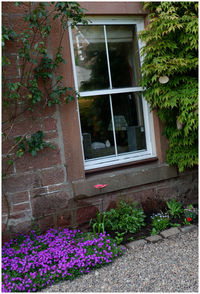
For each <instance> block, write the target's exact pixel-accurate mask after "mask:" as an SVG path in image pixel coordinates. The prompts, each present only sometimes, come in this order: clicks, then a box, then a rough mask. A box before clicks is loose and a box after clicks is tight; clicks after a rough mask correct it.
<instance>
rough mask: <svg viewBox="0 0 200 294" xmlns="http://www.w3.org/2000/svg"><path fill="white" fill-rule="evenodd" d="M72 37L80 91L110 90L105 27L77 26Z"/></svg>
mask: <svg viewBox="0 0 200 294" xmlns="http://www.w3.org/2000/svg"><path fill="white" fill-rule="evenodd" d="M72 36H73V45H74V55H75V65H76V73H77V79H78V88H79V91H90V90H99V89H106V88H109V77H108V66H107V57H106V49H105V37H104V28H103V26H97V25H96V26H95V25H90V26H76V27H75V28H74V29H73V34H72Z"/></svg>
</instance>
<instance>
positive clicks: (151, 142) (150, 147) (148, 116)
mask: <svg viewBox="0 0 200 294" xmlns="http://www.w3.org/2000/svg"><path fill="white" fill-rule="evenodd" d="M89 19H90V21H91V23H90V22H89V23H88V25H112V24H113V25H114V24H115V25H116V24H118V25H126V24H127V25H130V24H133V25H136V27H137V33H138V32H140V31H142V30H143V29H144V18H143V17H140V16H138V17H137V16H133V17H123V16H119V17H113V16H109V17H98V16H97V17H89ZM78 25H82V24H81V23H80V24H78ZM69 39H70V49H71V56H72V66H73V75H74V83H75V89H76V91H77V92H79V89H78V79H77V74H76V65H75V56H74V48H73V40H72V29H71V26H69ZM142 46H143V44H142V42H141V40H138V47H139V51H140V50H141V48H142ZM106 50H108V49H107V48H106ZM142 61H143V60H142V57H141V54H140V63H141V64H142ZM109 78H110V73H109ZM142 91H143V88H142V87H128V88H119V89H116V88H115V89H103V90H92V91H84V92H79V95H80V97H88V96H95V95H109V97H111V96H110V95H111V94H118V93H130V92H133V93H134V92H142ZM76 102H77V112H78V118H79V126H80V136H81V138H82V131H81V122H80V114H79V105H78V99H77V101H76ZM142 107H143V116H144V127H145V136H146V150H139V151H132V152H127V153H123V154H118V155H115V154H114V155H110V156H105V157H98V158H94V159H87V160H85V158H84V148H83V140H81V142H82V144H81V145H82V156H83V161H84V168H85V170H91V169H97V168H102V167H108V166H112V165H117V164H123V163H130V162H134V161H139V160H144V159H149V158H153V157H155V156H156V148H155V134H154V127H153V115H152V112H151V111H150V107H149V105H148V103H147V101H146V100H145V99H144V98H143V96H142ZM115 144H116V141H115Z"/></svg>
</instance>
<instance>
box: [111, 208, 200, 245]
mask: <svg viewBox="0 0 200 294" xmlns="http://www.w3.org/2000/svg"><path fill="white" fill-rule="evenodd" d="M151 216H152V213H151V214H146V218H145V224H146V225H145V226H144V227H142V230H141V231H139V232H136V233H126V234H125V235H124V236H123V241H122V243H121V244H122V245H125V244H127V243H129V242H132V241H136V240H140V239H143V238H146V237H149V236H151V231H152V228H153V227H152V220H151ZM184 219H185V215H184V214H182V215H181V216H180V218H178V217H177V218H173V219H170V224H180V225H181V226H184ZM191 223H192V224H198V218H196V219H195V220H194V221H192V222H191ZM171 227H172V226H170V225H169V226H168V227H167V228H166V230H167V229H169V228H171ZM106 233H108V234H110V236H111V237H113V238H115V232H114V231H108V230H106Z"/></svg>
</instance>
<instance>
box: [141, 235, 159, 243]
mask: <svg viewBox="0 0 200 294" xmlns="http://www.w3.org/2000/svg"><path fill="white" fill-rule="evenodd" d="M162 239H163V238H162V237H161V236H159V235H154V236H149V237H147V238H146V239H145V240H147V241H148V242H151V243H156V242H158V241H160V240H162Z"/></svg>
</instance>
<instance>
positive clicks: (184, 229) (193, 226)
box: [180, 225, 197, 233]
mask: <svg viewBox="0 0 200 294" xmlns="http://www.w3.org/2000/svg"><path fill="white" fill-rule="evenodd" d="M196 227H197V226H195V225H190V226H185V227H182V228H180V230H181V232H183V233H187V232H191V231H193V230H195V229H196Z"/></svg>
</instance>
